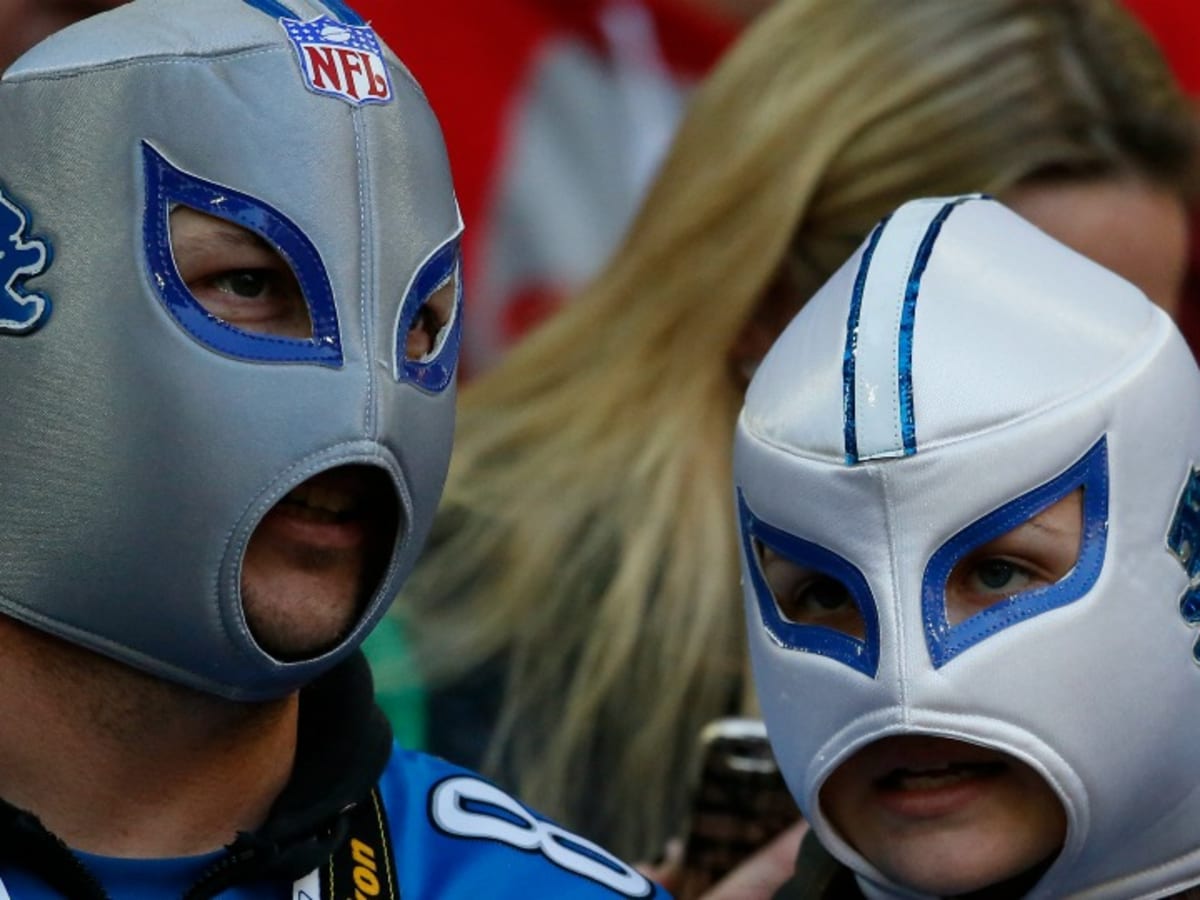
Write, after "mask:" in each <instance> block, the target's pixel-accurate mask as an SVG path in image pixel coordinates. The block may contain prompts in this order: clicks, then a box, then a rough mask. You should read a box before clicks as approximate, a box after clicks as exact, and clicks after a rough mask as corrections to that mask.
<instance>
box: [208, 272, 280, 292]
mask: <svg viewBox="0 0 1200 900" xmlns="http://www.w3.org/2000/svg"><path fill="white" fill-rule="evenodd" d="M270 283H271V273H270V272H267V271H266V270H264V269H242V270H239V271H237V272H226V273H224V274H222V275H218V276H217V277H216V278H214V279H213V280H212V284H213V287H215V288H216V289H217V290H218V291H222V292H224V293H226V294H236V295H237V296H238V297H245V298H247V299H254V298H258V297H261V296H262V294H263V292H264V291H266V289H267V287H268V285H269V284H270Z"/></svg>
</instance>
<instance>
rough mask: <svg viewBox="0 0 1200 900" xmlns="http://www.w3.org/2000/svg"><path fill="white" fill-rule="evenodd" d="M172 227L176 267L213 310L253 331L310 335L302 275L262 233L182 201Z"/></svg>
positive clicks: (234, 324)
mask: <svg viewBox="0 0 1200 900" xmlns="http://www.w3.org/2000/svg"><path fill="white" fill-rule="evenodd" d="M169 230H170V239H171V255H172V258H173V259H174V260H175V268H176V271H177V272H178V273H179V277H180V279H181V280H182V281H183V283H184V284H185V285H187V287H188V290H189V291H190V293H191V295H192V297H193V298H194V299H195V301H196V302H197V303H198V304H200V306H201V307H202V308H203V309H204V310H205V311H206V312H207V313H208V314H209V315H211V316H213V317H214V318H217V319H219V320H221V321H222V322H224V323H225V324H227V325H230V326H232V327H234V328H238V329H240V330H242V331H246V332H251V333H254V334H272V335H277V336H279V337H290V338H300V339H304V340H307V339H310V338H311V337H312V330H313V329H312V318H311V317H310V316H309V311H308V301H307V300H305V298H304V292H303V290H301V288H300V282H299V280H298V279H297V278H296V275H295V273H294V272H293V271H292V268H291V266H290V265H288V263H287V261H286V260H285V259H284V258H283V257H282V256H281V255H280V254H279V252H278V251H277V250H275V248H273V247H272V246H271V245H270V244H268V243H267V242H266V241H265V240H263V239H262V238H261V237H259V236H258V235H256V234H254V233H253V232H252V231H250V230H248V229H246V228H243V227H241V226H240V225H238V224H236V223H234V222H230V221H228V220H226V219H221V218H218V217H216V216H210V215H208V214H207V213H202V212H200V211H198V210H195V209H191V208H190V207H187V206H181V205H178V204H176V205H175V206H174V208H173V209H172V210H171V214H170V217H169Z"/></svg>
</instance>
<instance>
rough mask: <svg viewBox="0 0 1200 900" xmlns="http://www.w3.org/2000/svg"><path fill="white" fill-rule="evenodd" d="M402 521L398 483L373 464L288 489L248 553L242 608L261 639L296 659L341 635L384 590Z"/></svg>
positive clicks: (270, 649)
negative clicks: (385, 577)
mask: <svg viewBox="0 0 1200 900" xmlns="http://www.w3.org/2000/svg"><path fill="white" fill-rule="evenodd" d="M400 528H401V514H400V501H399V498H398V496H397V492H396V488H395V485H394V484H393V483H392V480H391V478H390V476H389V475H388V474H387V473H386V472H385V471H384V470H383V469H380V468H377V467H375V466H369V465H344V466H339V467H337V468H334V469H330V470H328V471H325V472H321V473H319V474H317V475H314V476H313V477H311V478H309V479H307V480H306V481H304V482H302V483H301V484H300V485H298V486H296V487H295V488H293V489H292V490H291V491H289V492H288V493H287V494H286V495H285V496H284V497H283V498H282V499H281V500H280V501H279V502H278V503H276V504H275V505H274V506H273V507H272V508H271V509H270V510H268V512H267V513H266V515H264V516H263V517H262V519H261V520H260V521H259V523H258V526H257V527H256V528H255V530H254V533H253V534H252V535H251V537H250V540H249V542H248V543H247V545H246V553H245V556H244V557H243V560H242V582H241V584H242V604H243V610H244V613H245V617H246V624H247V626H248V627H249V629H250V632H251V634H252V635H253V637H254V639H255V641H256V642H257V643H258V645H259V646H260V647H261V648H262V649H263V650H264V651H266V652H267V653H268V654H270V655H271V656H272V657H274V658H275V659H278V660H280V661H283V662H297V661H301V660H306V659H312V658H315V657H317V656H320V655H322V654H323V653H325V652H327V651H329V650H331V649H333V648H334V647H336V646H337V645H338V644H339V643H341V641H342V640H343V639H344V638H345V637H346V636H347V635H348V634H349V633H350V632H351V631H352V630H353V629H354V627H355V626H356V625H357V624H358V622H359V621H360V620H361V618H362V616H363V613H364V612H365V611H366V609H367V607H368V605H369V603H370V601H371V598H372V597H374V596H375V594H376V593H377V592H378V590H379V588H380V586H381V584H382V582H383V579H384V576H385V575H386V573H387V570H388V566H389V563H390V562H391V559H392V555H393V551H394V548H395V546H396V543H397V539H398V537H399V533H400Z"/></svg>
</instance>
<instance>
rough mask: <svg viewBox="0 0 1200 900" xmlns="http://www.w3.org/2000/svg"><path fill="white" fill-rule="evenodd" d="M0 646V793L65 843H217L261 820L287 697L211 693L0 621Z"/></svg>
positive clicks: (192, 846) (114, 852)
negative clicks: (263, 699) (235, 697)
mask: <svg viewBox="0 0 1200 900" xmlns="http://www.w3.org/2000/svg"><path fill="white" fill-rule="evenodd" d="M0 654H3V658H4V665H3V666H2V667H0V723H3V727H0V797H3V799H5V800H7V801H8V802H9V803H11V804H13V805H15V806H18V807H21V808H23V809H26V810H29V811H30V812H32V813H34V814H35V815H36V816H37V817H38V818H39V819H41V821H42V823H43V824H44V825H45V826H46V827H47V828H49V829H50V830H51V831H53V832H54V833H55V834H57V835H58V836H59V837H60V838H62V839H63V840H64V841H65V842H66V843H67V844H68V845H69V846H71V847H73V848H75V849H77V850H83V851H86V852H89V853H95V854H100V855H106V856H124V857H143V858H152V857H174V856H190V855H197V854H201V853H206V852H210V851H213V850H217V849H219V848H221V847H222V846H224V845H225V844H228V843H229V842H230V841H232V840H233V839H234V837H235V836H236V833H237V832H238V831H250V830H253V829H255V828H257V827H258V826H259V825H260V824H262V822H263V820H264V819H265V818H266V815H267V812H268V811H269V809H270V807H271V804H272V803H273V802H274V800H275V798H276V796H278V794H279V792H280V791H281V790H282V789H283V787H284V785H285V784H286V783H287V780H288V777H289V776H290V774H291V770H292V763H293V760H294V756H295V749H296V722H297V714H298V710H299V699H298V696H297V695H294V694H293V695H291V696H289V697H287V698H285V699H283V700H279V701H275V702H271V703H262V704H243V703H234V702H232V701H227V700H222V699H220V698H216V697H212V696H209V695H206V694H201V693H199V692H197V691H193V690H191V689H188V688H184V687H180V686H178V685H175V684H171V683H168V682H165V681H162V680H160V679H157V678H154V677H153V676H150V675H147V674H144V673H142V672H139V671H136V670H134V669H131V668H129V667H127V666H125V665H122V664H121V663H117V662H114V661H112V660H109V659H107V658H105V657H101V656H98V655H97V654H94V653H92V652H90V651H87V650H83V649H81V648H79V647H76V646H75V645H73V644H69V643H66V642H64V641H61V640H58V639H56V638H53V637H50V636H48V635H44V634H42V633H41V632H38V631H35V630H33V629H30V628H27V627H26V626H23V625H20V624H18V623H16V622H14V621H12V620H11V619H8V618H7V617H3V616H0Z"/></svg>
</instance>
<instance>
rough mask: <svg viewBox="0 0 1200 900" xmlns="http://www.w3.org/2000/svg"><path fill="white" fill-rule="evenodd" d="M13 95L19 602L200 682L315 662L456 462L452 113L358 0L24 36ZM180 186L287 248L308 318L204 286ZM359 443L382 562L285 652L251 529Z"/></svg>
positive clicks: (2, 100)
mask: <svg viewBox="0 0 1200 900" xmlns="http://www.w3.org/2000/svg"><path fill="white" fill-rule="evenodd" d="M0 119H2V120H3V122H4V127H3V128H0V199H2V202H0V242H2V243H0V250H3V251H5V252H4V253H0V285H2V289H0V381H2V382H3V384H4V385H5V391H6V396H7V398H8V399H7V401H6V402H5V404H4V416H3V432H2V434H0V522H2V523H3V538H2V539H0V610H2V611H3V612H4V613H5V614H7V615H9V616H12V617H14V618H16V619H19V620H21V621H23V622H25V623H27V624H29V625H31V626H34V627H36V628H39V629H43V630H45V631H48V632H50V633H52V634H54V635H57V636H58V637H61V638H63V639H65V640H68V641H72V642H75V643H77V644H80V645H83V646H85V647H87V648H90V649H92V650H95V651H98V652H100V653H103V654H106V655H109V656H111V657H114V658H116V659H118V660H120V661H122V662H125V663H127V664H129V665H131V666H135V667H138V668H140V669H143V670H145V671H147V672H150V673H152V674H154V675H156V676H160V677H162V678H165V679H170V680H174V681H177V682H180V683H182V684H185V685H189V686H192V687H194V688H197V689H200V690H202V691H207V692H212V693H215V694H219V695H222V696H225V697H228V698H232V699H241V700H256V699H265V698H272V697H278V696H281V695H284V694H286V693H287V692H290V691H292V690H294V689H295V688H297V687H298V686H300V685H302V684H304V683H306V682H308V681H310V680H311V679H313V678H314V677H316V676H317V675H319V674H320V673H321V672H323V671H325V670H327V669H329V668H330V667H331V666H333V665H334V664H335V663H337V662H338V661H340V660H341V659H343V658H344V657H346V656H347V654H349V653H351V652H352V651H353V650H354V649H355V648H356V647H357V646H358V645H359V644H360V643H361V641H362V640H363V638H364V637H365V636H366V635H367V634H368V632H369V631H370V630H371V628H372V627H373V626H374V625H375V624H376V623H377V622H378V620H379V619H380V617H381V616H382V615H383V614H384V612H385V610H386V607H387V605H388V603H389V601H390V599H391V598H392V597H393V596H394V594H395V593H396V590H397V588H398V587H399V585H400V584H401V582H402V581H403V579H404V577H405V575H406V574H407V572H408V571H409V569H410V568H411V566H412V564H413V562H414V558H415V556H416V554H417V552H418V550H419V548H420V545H421V543H422V541H423V540H424V538H425V535H426V533H427V531H428V529H429V527H430V524H431V521H432V517H433V513H434V509H435V507H436V505H437V502H438V499H439V496H440V493H441V487H442V483H443V480H444V477H445V472H446V466H447V462H448V458H449V453H450V444H451V433H452V429H453V404H454V370H455V364H456V360H457V355H458V344H459V337H460V318H459V314H458V310H459V307H460V306H461V291H460V289H459V288H458V283H459V282H458V279H459V249H458V241H459V233H460V231H461V222H460V219H459V214H458V208H457V204H456V202H455V197H454V191H453V187H452V184H451V180H450V173H449V168H448V164H447V160H446V155H445V150H444V147H443V143H442V137H441V133H440V129H439V127H438V125H437V122H436V120H435V118H434V115H433V113H432V111H431V110H430V108H429V106H428V104H427V103H426V100H425V98H424V96H423V94H422V92H421V90H420V88H419V87H418V86H417V84H416V83H415V82H414V81H413V79H412V77H411V76H410V74H409V73H408V72H407V70H406V69H405V68H404V67H403V66H402V65H401V63H400V62H399V61H398V60H397V59H396V58H395V56H394V55H393V54H392V53H391V51H389V50H388V49H387V48H386V47H384V46H382V45H381V44H380V42H379V40H378V38H377V37H376V35H375V34H374V32H373V31H372V30H371V29H370V28H369V26H367V25H366V24H365V23H364V22H362V20H361V19H359V18H358V17H357V16H356V15H355V14H354V13H353V12H352V11H351V10H350V9H349V8H348V7H346V6H345V5H344V4H342V3H341V2H332V0H330V2H324V3H320V2H315V0H283V2H276V0H253V2H251V0H245V2H243V0H205V2H196V0H137V2H134V3H132V4H130V5H128V6H123V7H120V8H118V9H116V10H114V11H112V12H108V13H105V14H102V15H99V16H96V17H94V18H92V19H88V20H86V21H83V22H81V23H79V24H77V25H75V26H73V27H71V28H68V29H66V30H65V31H62V32H60V33H58V34H57V35H54V36H52V37H51V38H49V39H48V40H46V41H44V42H43V43H42V44H40V45H38V46H37V47H35V48H34V49H33V50H31V51H30V52H29V53H27V54H26V55H25V56H24V57H23V58H21V59H20V60H19V61H18V62H17V63H15V64H14V65H13V66H12V68H11V69H10V70H9V71H8V72H7V73H5V75H4V77H3V80H2V81H0ZM182 208H191V209H192V210H195V211H197V212H199V213H203V214H205V215H206V216H210V217H215V218H216V219H218V220H220V221H221V222H225V223H229V224H230V225H231V226H232V231H233V232H234V233H236V234H240V235H247V234H248V235H249V237H248V238H238V237H235V238H233V239H232V240H233V241H234V242H235V243H236V241H237V240H247V241H251V242H257V243H258V244H260V245H261V246H262V247H264V248H267V249H269V251H270V252H271V253H273V254H277V255H278V257H279V258H281V259H282V260H284V261H285V262H286V265H287V266H288V267H289V268H290V270H291V272H292V273H293V275H294V278H295V283H296V284H297V285H298V286H299V291H300V293H302V295H303V302H304V304H305V305H306V310H307V316H308V320H309V325H310V327H309V329H308V333H307V334H306V335H305V336H294V335H292V336H287V335H278V334H271V333H257V332H255V331H254V330H248V329H244V328H241V327H237V326H235V325H232V324H230V323H229V322H226V321H223V320H222V319H221V318H220V317H218V316H216V315H214V314H212V313H211V312H210V311H209V310H207V309H206V308H205V307H204V306H203V305H202V304H201V303H200V302H199V301H198V300H197V297H196V296H195V295H194V292H193V291H192V290H190V289H189V285H188V284H187V283H185V280H184V278H183V277H182V276H181V274H180V271H179V267H178V265H177V260H176V259H175V256H174V251H173V246H172V226H171V222H172V214H173V213H174V212H175V211H177V210H179V209H182ZM226 286H227V285H226ZM447 290H449V291H450V292H451V298H450V299H451V303H450V312H449V314H448V315H447V316H445V317H444V320H443V321H442V323H441V325H440V330H438V331H437V332H436V336H435V339H434V340H433V342H432V345H431V346H430V347H429V348H428V349H427V352H424V353H422V354H421V355H420V356H419V357H418V358H411V356H410V355H409V354H408V353H407V352H406V335H407V334H408V332H409V329H410V328H411V327H413V323H414V322H415V321H417V320H418V318H419V317H421V316H424V315H426V312H427V303H428V302H429V301H430V299H431V297H433V296H434V295H435V294H440V295H441V296H443V297H445V295H446V291H447ZM349 467H353V471H355V472H358V473H361V472H362V471H364V470H365V471H367V472H368V473H370V477H367V478H365V479H363V481H362V484H361V485H359V486H358V488H357V489H358V490H360V492H362V491H365V490H366V489H367V488H368V487H369V491H370V493H371V495H370V496H358V497H355V498H354V500H353V502H354V503H356V504H361V505H363V506H365V507H372V508H373V507H375V506H376V505H379V506H382V507H390V509H391V510H392V524H391V525H390V530H389V531H388V533H387V535H386V537H385V540H384V552H383V558H382V559H381V560H380V563H379V566H378V575H377V577H376V578H375V579H374V580H373V581H372V582H371V584H370V585H368V586H365V587H364V589H363V597H362V599H361V603H360V608H359V609H358V610H357V612H356V619H355V620H354V622H353V624H352V625H351V626H350V627H349V631H348V633H341V634H340V636H339V637H338V638H337V639H336V643H335V645H334V646H331V647H329V646H326V647H323V648H322V649H320V650H319V651H317V652H315V653H314V655H312V656H311V657H309V658H300V659H290V658H289V659H281V658H276V657H275V656H273V655H272V654H271V653H269V652H267V651H266V650H265V649H263V647H262V646H260V643H259V641H258V640H257V639H256V637H255V635H254V634H253V633H252V631H251V629H250V627H249V626H248V624H247V619H246V615H245V612H244V609H243V598H242V563H243V558H244V556H245V553H246V548H247V544H248V542H249V541H250V539H251V536H252V534H253V533H254V532H255V529H256V527H257V526H258V525H259V523H260V521H261V520H262V519H263V518H264V516H265V515H267V514H268V512H269V511H271V510H273V509H274V508H276V507H277V505H278V504H280V502H281V501H282V500H283V499H284V498H285V497H288V496H289V494H292V492H293V491H294V489H296V488H297V487H298V486H300V485H301V484H302V483H304V482H306V481H307V480H309V479H311V478H313V477H314V476H318V475H320V474H321V473H326V472H331V471H333V470H349ZM351 477H352V478H359V477H360V475H354V476H351ZM309 494H310V495H311V491H310V492H309ZM310 500H311V496H310ZM290 502H292V503H293V505H303V503H304V497H303V496H297V495H294V494H293V495H292V498H291V501H290ZM318 502H319V501H318ZM327 505H328V504H327ZM319 512H320V511H317V512H315V513H313V514H314V515H317V514H319ZM325 513H326V514H328V510H326V511H325Z"/></svg>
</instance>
